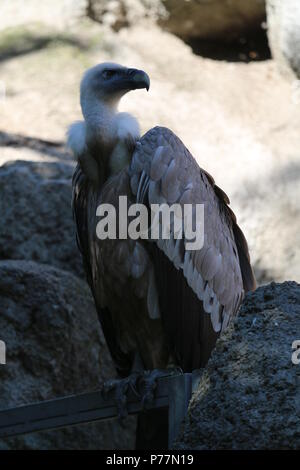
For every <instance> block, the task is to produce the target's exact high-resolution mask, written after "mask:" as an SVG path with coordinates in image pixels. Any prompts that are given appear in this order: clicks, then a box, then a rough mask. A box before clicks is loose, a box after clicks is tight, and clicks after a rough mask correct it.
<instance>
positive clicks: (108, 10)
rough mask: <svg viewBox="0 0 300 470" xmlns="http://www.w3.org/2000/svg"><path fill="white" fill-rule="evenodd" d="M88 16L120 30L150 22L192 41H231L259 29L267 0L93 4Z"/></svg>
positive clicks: (100, 0)
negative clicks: (205, 39)
mask: <svg viewBox="0 0 300 470" xmlns="http://www.w3.org/2000/svg"><path fill="white" fill-rule="evenodd" d="M88 4H89V7H88V10H87V11H88V15H89V16H90V17H91V18H93V19H95V20H96V21H100V22H104V23H107V24H109V25H110V26H112V27H113V28H114V29H116V30H119V29H120V28H121V27H123V26H130V25H133V24H135V23H137V22H138V21H139V20H141V19H143V18H145V17H146V18H147V17H148V18H151V19H154V20H156V21H158V23H159V24H160V25H161V26H162V27H163V28H164V29H167V30H168V31H170V32H171V33H174V34H176V35H177V36H180V37H183V38H186V39H190V38H210V39H211V38H213V39H215V38H222V39H231V38H233V37H235V36H236V35H237V34H240V33H241V32H247V31H249V30H253V29H258V28H259V27H260V25H261V22H262V21H263V19H264V17H265V2H264V0H201V1H199V0H189V1H184V0H154V1H152V0H121V1H119V2H115V1H110V0H90V1H89V2H88Z"/></svg>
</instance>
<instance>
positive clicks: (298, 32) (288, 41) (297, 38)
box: [267, 0, 300, 78]
mask: <svg viewBox="0 0 300 470" xmlns="http://www.w3.org/2000/svg"><path fill="white" fill-rule="evenodd" d="M267 19H268V36H269V43H270V48H271V51H272V55H273V57H274V59H275V60H276V61H277V62H278V65H279V67H280V69H281V71H283V72H284V73H286V74H287V75H289V76H293V73H294V74H296V76H297V77H298V78H300V48H299V43H300V2H299V0H267Z"/></svg>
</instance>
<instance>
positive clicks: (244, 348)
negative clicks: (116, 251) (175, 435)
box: [175, 282, 300, 449]
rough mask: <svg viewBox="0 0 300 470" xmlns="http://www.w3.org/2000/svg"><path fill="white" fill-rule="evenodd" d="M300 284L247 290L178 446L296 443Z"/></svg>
mask: <svg viewBox="0 0 300 470" xmlns="http://www.w3.org/2000/svg"><path fill="white" fill-rule="evenodd" d="M299 332H300V285H299V284H296V283H295V282H285V283H283V284H275V283H271V284H269V285H267V286H264V287H260V288H259V289H257V291H256V292H255V293H252V294H250V295H247V297H246V299H245V301H244V303H243V306H242V308H241V312H240V315H239V318H238V319H237V322H236V324H235V326H234V327H233V328H232V329H231V330H229V331H228V332H227V333H226V334H225V335H224V336H223V337H222V338H221V339H220V340H219V341H218V343H217V347H216V349H215V351H214V353H213V355H212V357H211V359H210V361H209V363H208V367H207V369H206V370H205V371H204V373H203V375H202V376H201V379H200V384H199V387H198V389H197V392H196V393H195V395H194V397H193V400H192V402H191V405H190V408H189V413H188V417H187V419H186V422H185V424H184V427H183V430H182V434H181V436H180V437H179V439H178V441H177V443H176V445H175V447H176V448H177V449H298V448H299V446H300V401H299V392H300V365H299V364H298V365H294V364H293V363H292V360H291V356H292V352H293V350H292V343H293V341H295V340H299V339H300V337H299Z"/></svg>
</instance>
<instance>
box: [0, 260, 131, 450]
mask: <svg viewBox="0 0 300 470" xmlns="http://www.w3.org/2000/svg"><path fill="white" fill-rule="evenodd" d="M0 339H1V340H2V341H5V343H6V349H7V363H6V365H1V366H0V408H6V407H12V406H16V405H21V404H24V403H30V402H35V401H39V400H47V399H50V398H54V397H60V396H64V395H68V394H73V393H79V392H83V391H91V390H95V389H97V388H99V387H100V386H101V384H102V383H103V380H107V379H108V378H111V377H113V376H115V374H116V372H115V369H114V366H113V363H112V360H111V358H110V355H109V352H108V350H107V347H106V343H105V340H104V337H103V334H102V332H101V329H100V327H99V321H98V318H97V315H96V312H95V308H94V304H93V301H92V300H91V297H90V295H89V290H88V288H87V286H86V285H85V284H84V283H83V282H82V280H80V279H77V278H76V277H75V276H73V275H71V274H70V273H67V272H64V271H61V270H58V269H55V268H52V267H49V266H44V265H41V264H38V263H33V262H27V261H1V262H0ZM134 428H135V421H134V419H132V418H130V419H129V420H128V421H127V423H126V427H125V428H122V427H121V426H120V425H119V423H118V422H117V421H115V420H114V421H109V422H104V423H103V422H102V423H97V424H88V425H84V426H76V427H72V428H66V429H62V430H57V431H48V432H42V433H38V434H29V435H26V436H23V437H18V438H9V439H5V440H4V439H3V440H0V449H7V448H8V449H21V448H25V449H116V448H117V449H129V448H131V449H132V448H133V447H134Z"/></svg>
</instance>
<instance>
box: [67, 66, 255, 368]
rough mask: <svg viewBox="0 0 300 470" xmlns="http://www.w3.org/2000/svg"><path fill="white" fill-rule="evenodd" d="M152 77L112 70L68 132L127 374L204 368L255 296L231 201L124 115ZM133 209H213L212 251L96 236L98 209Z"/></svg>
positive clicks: (82, 242) (180, 154)
mask: <svg viewBox="0 0 300 470" xmlns="http://www.w3.org/2000/svg"><path fill="white" fill-rule="evenodd" d="M149 86H150V80H149V77H148V75H147V74H146V73H145V72H143V71H141V70H137V69H133V68H126V67H123V66H120V65H117V64H113V63H104V64H100V65H97V66H95V67H93V68H91V69H89V70H88V71H87V72H86V73H85V75H84V77H83V79H82V82H81V87H80V102H81V108H82V113H83V117H84V120H83V121H80V122H76V123H74V124H73V125H72V126H71V127H70V129H69V132H68V144H69V147H70V148H71V149H72V151H73V153H74V155H75V157H76V159H77V161H78V163H77V167H76V169H75V173H74V177H73V200H72V205H73V212H74V217H75V221H76V227H77V242H78V246H79V249H80V251H81V253H82V258H83V263H84V267H85V271H86V274H87V279H88V282H89V285H90V287H91V290H92V293H93V296H94V299H95V304H96V308H97V312H98V314H99V319H100V322H101V325H102V329H103V332H104V335H105V338H106V341H107V344H108V347H109V349H110V352H111V355H112V357H113V359H114V361H115V364H116V367H117V370H118V372H119V373H120V375H121V376H123V377H127V376H128V375H129V374H130V372H131V371H132V370H134V369H135V368H136V367H137V365H138V364H139V366H140V367H142V368H143V369H145V370H153V369H164V368H166V367H167V366H168V365H170V364H173V365H175V366H178V367H180V368H181V369H182V370H183V371H185V372H188V371H192V370H194V369H197V368H200V367H203V366H204V365H205V364H206V362H207V360H208V358H209V356H210V354H211V351H212V349H213V347H214V345H215V342H216V340H217V338H218V336H219V334H220V331H221V330H224V329H225V328H226V326H227V325H228V322H229V321H230V320H231V319H232V318H233V317H234V316H235V315H236V314H237V312H238V309H239V306H240V304H241V301H242V299H243V296H244V293H245V292H247V291H249V290H253V289H254V288H255V279H254V275H253V272H252V268H251V265H250V260H249V254H248V247H247V242H246V240H245V237H244V235H243V233H242V231H241V230H240V228H239V227H238V225H237V223H236V218H235V216H234V214H233V212H232V211H231V209H230V208H229V206H228V204H229V200H228V197H227V196H226V194H225V193H224V192H223V191H222V190H221V189H220V188H219V187H218V186H217V185H216V184H215V183H214V180H213V178H212V177H211V176H210V175H209V174H208V173H207V172H206V171H205V170H203V169H202V168H200V167H199V166H198V164H197V162H196V160H195V159H194V158H193V157H192V155H191V154H190V152H189V151H188V149H187V148H186V147H185V146H184V144H183V143H182V142H181V140H180V139H179V138H178V137H177V136H176V135H175V134H174V133H173V132H172V131H171V130H169V129H167V128H164V127H154V128H153V129H151V130H149V131H148V132H147V133H146V134H145V135H144V136H142V137H140V131H139V124H138V122H137V120H136V119H135V118H134V117H133V116H131V115H130V114H127V113H123V112H118V103H119V101H120V99H121V98H122V96H123V95H124V94H125V93H127V92H129V91H131V90H135V89H140V88H146V89H147V90H148V89H149ZM121 195H123V196H124V195H126V196H127V198H128V204H131V203H136V202H138V203H144V204H146V205H147V207H149V205H150V204H161V203H166V204H169V205H171V204H173V203H175V202H176V203H179V204H181V205H183V204H187V203H189V204H196V203H202V204H204V231H205V232H204V245H203V247H202V248H201V249H198V250H189V249H187V245H186V240H185V238H184V236H183V238H181V239H175V238H174V233H171V237H170V239H159V240H147V239H137V240H133V239H130V238H128V239H120V238H116V239H106V240H99V239H98V237H97V235H96V226H97V222H98V217H97V215H96V212H97V207H98V206H99V205H100V204H104V203H110V204H113V205H114V206H115V207H116V210H117V211H118V198H119V196H121Z"/></svg>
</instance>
